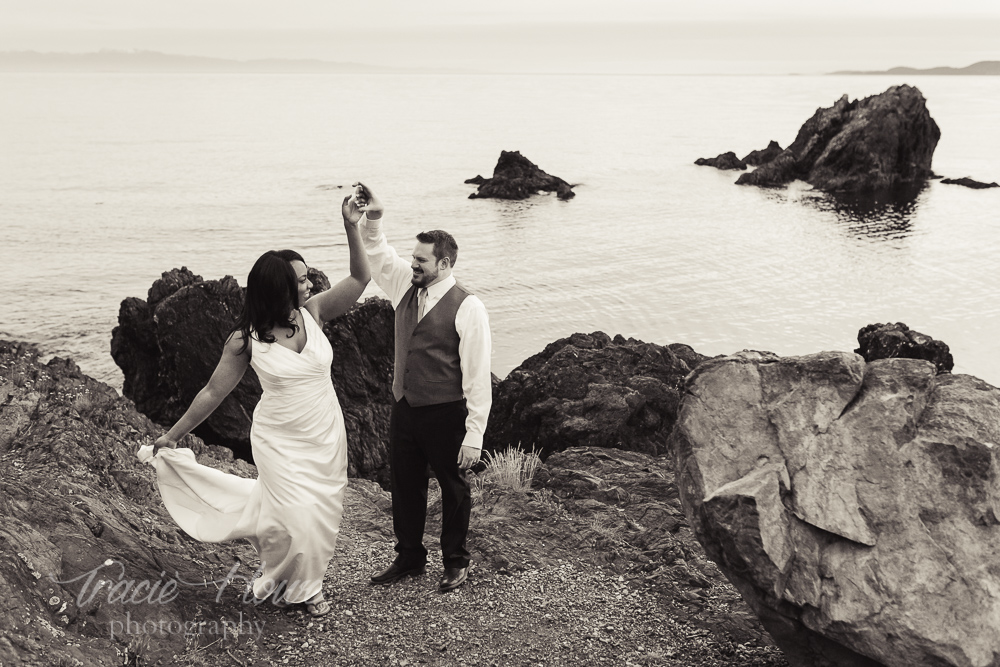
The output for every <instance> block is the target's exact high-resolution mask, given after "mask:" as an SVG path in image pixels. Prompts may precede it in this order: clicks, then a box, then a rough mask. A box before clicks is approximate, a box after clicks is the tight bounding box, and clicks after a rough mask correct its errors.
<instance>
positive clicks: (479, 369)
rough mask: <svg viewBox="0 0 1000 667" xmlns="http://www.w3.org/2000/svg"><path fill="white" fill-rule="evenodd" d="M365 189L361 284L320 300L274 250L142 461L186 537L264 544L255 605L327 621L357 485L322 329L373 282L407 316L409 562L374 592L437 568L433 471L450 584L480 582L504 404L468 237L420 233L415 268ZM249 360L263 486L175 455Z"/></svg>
mask: <svg viewBox="0 0 1000 667" xmlns="http://www.w3.org/2000/svg"><path fill="white" fill-rule="evenodd" d="M354 188H355V189H354V193H353V194H352V195H350V196H348V197H345V198H344V201H343V204H342V207H341V212H342V214H343V218H344V228H345V230H346V233H347V240H348V245H349V247H350V275H349V276H348V277H346V278H344V279H343V280H341V281H340V282H338V283H337V284H335V285H334V286H333V287H331V288H330V289H329V290H327V291H325V292H322V293H320V294H317V295H315V296H312V297H311V298H310V296H309V292H310V289H311V288H312V283H311V282H310V281H309V278H308V276H307V274H308V267H307V266H306V264H305V260H303V258H302V256H301V255H299V254H298V253H296V252H295V251H293V250H281V251H273V250H272V251H268V252H266V253H264V254H263V255H261V257H260V258H259V259H258V260H257V262H256V263H255V264H254V266H253V268H252V269H251V270H250V274H249V275H248V276H247V285H246V300H245V302H244V306H243V310H242V312H241V313H240V315H239V317H238V318H237V320H236V323H235V326H234V328H233V330H232V332H231V333H230V335H229V338H228V339H227V341H226V343H225V347H224V349H223V351H222V358H221V359H220V361H219V364H218V366H217V367H216V369H215V371H214V373H213V374H212V377H211V379H210V380H209V382H208V384H207V385H205V387H204V388H203V389H202V390H201V391H200V392H199V393H198V395H197V396H196V397H195V398H194V400H193V401H192V403H191V406H190V407H189V408H188V410H187V411H186V412H185V413H184V415H183V416H182V417H181V418H180V419H179V420H178V421H177V423H176V424H174V426H173V427H172V428H171V429H170V430H169V431H168V432H167V433H166V434H164V435H163V436H162V437H160V438H159V439H158V440H157V441H156V442H155V443H154V444H153V445H151V446H150V445H147V446H145V447H142V448H141V449H140V451H139V458H140V459H141V460H143V461H146V462H148V463H150V464H151V465H153V467H154V468H155V469H156V473H157V484H158V486H159V489H160V493H161V495H162V497H163V502H164V505H165V506H166V507H167V510H168V511H169V512H170V515H171V516H172V517H173V519H174V520H175V521H176V522H177V524H178V525H179V526H180V527H181V528H182V529H183V530H184V531H185V532H186V533H188V534H189V535H191V536H192V537H194V538H195V539H198V540H201V541H205V542H223V541H228V540H235V539H238V538H246V539H247V540H249V541H250V543H251V544H252V545H253V546H254V548H255V549H256V550H257V553H258V555H259V557H260V566H259V568H258V571H257V576H256V577H255V579H254V580H253V582H252V591H253V596H254V599H255V601H257V602H261V601H264V600H266V599H270V600H271V601H272V603H273V604H275V605H277V606H280V607H284V606H288V605H292V604H299V603H302V604H304V605H305V606H306V609H307V610H308V612H309V613H310V614H312V615H314V616H320V615H323V614H326V613H327V612H329V610H330V606H329V603H328V602H327V601H326V600H325V599H324V597H323V576H324V574H325V573H326V570H327V567H328V565H329V563H330V560H331V558H332V557H333V553H334V549H335V546H336V542H337V535H338V533H339V531H340V521H341V517H342V515H343V501H344V493H345V491H346V488H347V432H346V430H345V428H344V418H343V415H342V413H341V409H340V402H339V401H338V399H337V394H336V391H335V390H334V387H333V383H332V381H331V379H330V367H331V364H333V363H336V361H335V360H334V358H333V349H332V348H331V346H330V343H329V341H328V340H327V338H326V336H325V335H324V334H323V322H326V321H328V320H332V319H334V318H336V317H339V316H340V315H342V314H344V313H346V312H347V311H348V310H349V309H350V308H351V306H352V305H353V304H354V303H355V302H356V301H357V300H358V298H359V297H360V296H361V294H362V292H363V291H364V289H365V287H366V286H367V284H368V282H369V281H370V280H371V279H373V278H374V280H375V282H376V284H378V286H379V287H380V288H382V290H383V291H384V292H385V293H386V294H387V295H388V297H389V299H390V300H391V301H392V305H393V307H394V309H395V366H394V372H393V380H392V393H393V398H394V399H395V402H394V405H393V409H392V416H391V420H390V426H389V464H390V472H391V491H392V519H393V529H394V531H395V534H396V557H395V559H394V560H393V562H392V563H391V564H390V565H389V566H388V567H387V568H386V569H385V570H384V571H382V572H378V573H375V574H373V575H372V576H371V580H370V581H371V583H372V584H390V583H392V582H394V581H398V580H400V579H402V578H404V577H408V576H417V575H420V574H423V572H424V568H425V565H426V561H427V549H426V548H425V547H424V545H423V533H424V521H425V518H426V514H427V483H428V482H427V479H428V478H427V467H428V465H429V466H430V468H431V470H433V472H434V474H435V476H436V477H437V479H438V482H439V484H440V486H441V504H442V514H443V516H442V530H441V551H442V556H443V561H444V572H443V574H442V576H441V581H440V584H439V586H438V590H440V591H442V592H446V591H450V590H454V589H456V588H458V587H459V586H461V585H462V584H463V583H464V582H465V581H466V578H467V576H468V571H469V551H468V549H467V547H466V538H467V534H468V530H469V517H470V513H471V510H472V499H471V494H470V489H469V483H468V480H467V478H466V471H467V470H468V469H469V468H470V467H471V466H472V465H474V464H475V463H476V462H477V461H478V460H479V456H480V452H481V449H482V444H483V433H484V431H485V429H486V420H487V417H488V416H489V412H490V405H491V402H492V387H491V374H490V351H491V341H490V329H489V319H488V317H487V314H486V308H485V307H484V306H483V303H482V301H480V300H479V299H478V298H477V297H476V296H474V295H473V294H471V293H470V292H469V291H468V290H466V289H465V288H464V287H462V286H461V285H460V284H458V283H457V282H456V281H455V277H454V276H453V275H452V269H453V267H454V265H455V260H456V258H457V255H458V246H457V244H456V243H455V239H454V238H452V236H451V234H449V233H447V232H444V231H440V230H434V231H430V232H421V233H420V234H418V235H417V237H416V241H417V243H416V246H415V247H414V249H413V255H412V260H411V261H409V262H407V261H406V260H404V259H402V258H401V257H400V256H399V255H398V254H397V253H396V251H395V250H394V249H393V247H392V246H390V245H389V244H388V242H387V241H386V238H385V234H384V233H383V231H382V213H383V206H382V203H381V201H380V200H379V198H378V197H377V196H375V194H374V193H373V192H372V191H371V189H369V188H367V187H366V186H364V185H363V184H361V183H356V184H355V186H354ZM247 366H252V367H253V369H254V371H256V373H257V376H258V378H259V379H260V384H261V387H262V389H263V395H262V396H261V399H260V402H259V403H258V404H257V407H256V409H255V410H254V414H253V425H252V427H251V431H250V442H251V446H252V449H253V457H254V461H255V463H256V465H257V472H258V477H257V479H255V480H251V479H246V478H242V477H237V476H235V475H230V474H227V473H223V472H221V471H219V470H216V469H214V468H209V467H207V466H202V465H200V464H198V463H197V462H196V461H195V457H194V453H193V452H192V451H191V450H190V449H176V447H177V441H178V440H180V439H181V438H183V437H184V436H185V435H187V434H188V433H190V432H191V430H192V429H194V428H195V427H196V426H198V425H199V424H200V423H201V422H202V421H204V420H205V419H206V418H207V417H208V416H209V415H210V414H211V413H212V411H214V410H215V409H216V408H217V407H218V406H219V404H220V403H221V402H222V400H223V399H224V398H225V397H226V396H227V395H228V394H229V393H230V392H231V391H232V390H233V388H234V387H236V385H237V384H238V383H239V381H240V379H241V378H242V377H243V374H244V373H245V372H246V369H247Z"/></svg>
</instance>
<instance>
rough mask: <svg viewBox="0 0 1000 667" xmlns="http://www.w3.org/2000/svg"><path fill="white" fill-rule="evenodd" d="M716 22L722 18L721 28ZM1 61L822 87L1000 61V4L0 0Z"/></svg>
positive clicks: (779, 0) (848, 0) (776, 0)
mask: <svg viewBox="0 0 1000 667" xmlns="http://www.w3.org/2000/svg"><path fill="white" fill-rule="evenodd" d="M723 17H724V18H723ZM0 25H2V26H3V27H2V28H0V51H37V52H43V53H45V52H56V53H90V52H97V51H100V50H105V49H108V50H138V51H155V52H161V53H169V54H176V55H185V56H201V57H211V58H225V59H231V60H241V61H245V60H257V59H271V58H276V59H316V60H322V61H327V62H352V63H360V64H365V65H373V66H378V67H409V68H432V69H442V68H445V69H466V70H479V71H484V72H524V73H554V74H558V73H567V74H570V73H595V74H601V73H607V74H611V73H622V74H790V73H795V74H822V73H827V72H832V71H837V70H885V69H889V68H892V67H898V66H905V67H914V68H930V67H947V66H950V67H956V68H960V67H965V66H968V65H970V64H972V63H975V62H979V61H983V60H1000V40H998V39H997V38H996V35H998V34H1000V3H993V2H985V1H981V0H964V1H961V2H957V3H953V4H952V5H950V6H949V7H948V9H947V10H944V9H942V8H941V7H940V6H937V5H936V4H932V3H929V2H916V3H914V2H910V3H902V2H862V1H860V0H846V1H845V2H843V3H840V4H839V5H838V6H837V8H836V11H833V10H832V9H830V8H817V9H813V8H808V7H801V6H799V5H798V4H796V3H792V2H790V1H785V0H767V1H766V2H763V3H758V4H757V5H755V6H754V7H753V9H752V11H751V10H750V9H749V8H747V7H746V5H745V4H743V3H736V2H733V1H731V0H709V1H708V2H705V3H701V4H699V5H698V6H696V7H695V6H689V5H687V4H685V5H680V4H677V3H670V2H667V3H663V2H655V1H654V0H620V1H619V2H618V3H616V5H615V7H613V8H611V7H608V6H607V5H606V4H601V3H598V2H596V0H576V2H570V0H549V1H548V2H547V3H538V2H529V1H528V0H511V2H508V3H505V5H504V6H503V7H501V8H476V7H469V6H467V5H466V4H464V3H460V2H457V0H431V1H429V2H426V3H421V4H420V6H419V7H414V6H411V5H408V4H406V3H403V2H401V0H374V1H373V2H370V3H368V4H366V5H365V6H364V7H356V6H353V5H344V6H341V5H340V4H339V3H325V2H321V1H320V0H294V1H293V2H291V4H289V5H287V6H284V5H283V6H282V8H281V9H280V10H279V9H276V8H274V7H271V6H270V5H269V4H267V3H263V2H260V1H259V0H249V1H248V2H243V3H241V4H238V5H237V4H236V3H235V2H232V1H231V0H217V1H216V2H213V3H210V4H209V6H208V7H203V6H202V5H200V4H195V3H193V2H192V1H191V0H179V1H178V2H176V3H172V4H171V5H169V6H162V7H159V6H158V7H149V6H142V5H138V4H136V3H129V2H127V1H126V0H94V1H93V2H89V3H87V5H86V6H85V7H84V6H81V5H78V4H77V3H72V2H69V1H68V0H36V1H35V2H33V3H31V4H30V5H28V4H27V3H22V2H9V1H4V0H0Z"/></svg>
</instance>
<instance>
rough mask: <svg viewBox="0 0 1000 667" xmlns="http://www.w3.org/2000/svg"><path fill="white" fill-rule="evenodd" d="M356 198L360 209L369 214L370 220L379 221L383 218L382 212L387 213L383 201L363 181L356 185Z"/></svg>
mask: <svg viewBox="0 0 1000 667" xmlns="http://www.w3.org/2000/svg"><path fill="white" fill-rule="evenodd" d="M354 198H355V199H357V201H358V208H359V209H361V211H363V212H364V213H366V214H368V219H369V220H378V219H379V218H381V217H382V212H383V211H385V208H384V207H383V206H382V200H381V199H379V198H378V196H377V195H376V194H375V193H374V192H372V190H371V188H369V187H368V186H367V185H365V184H364V183H362V182H361V181H358V182H357V183H355V184H354Z"/></svg>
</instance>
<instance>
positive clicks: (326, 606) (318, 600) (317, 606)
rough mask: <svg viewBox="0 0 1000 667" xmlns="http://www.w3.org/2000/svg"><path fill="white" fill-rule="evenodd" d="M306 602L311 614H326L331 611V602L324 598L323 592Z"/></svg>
mask: <svg viewBox="0 0 1000 667" xmlns="http://www.w3.org/2000/svg"><path fill="white" fill-rule="evenodd" d="M304 604H305V605H306V611H308V612H309V615H310V616H313V617H315V616H325V615H326V614H329V613H330V603H329V602H327V601H326V600H325V599H324V598H323V593H317V594H316V595H314V596H313V597H312V598H310V599H308V600H306V601H305V603H304Z"/></svg>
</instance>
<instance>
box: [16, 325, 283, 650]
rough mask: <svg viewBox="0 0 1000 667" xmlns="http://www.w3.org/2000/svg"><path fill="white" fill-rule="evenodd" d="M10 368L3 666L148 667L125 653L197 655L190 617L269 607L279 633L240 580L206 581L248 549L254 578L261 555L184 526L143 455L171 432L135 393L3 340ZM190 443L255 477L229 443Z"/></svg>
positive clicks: (231, 617)
mask: <svg viewBox="0 0 1000 667" xmlns="http://www.w3.org/2000/svg"><path fill="white" fill-rule="evenodd" d="M0 369H2V372H0V479H2V480H3V483H2V484H0V512H2V514H3V517H4V520H3V522H2V525H0V556H2V557H0V594H2V596H3V599H4V604H2V605H0V627H2V628H3V637H2V638H0V663H2V664H4V665H57V664H58V665H84V666H87V667H90V666H94V667H96V666H98V665H109V664H112V662H111V661H114V663H113V664H139V663H137V662H127V661H126V660H124V659H123V658H122V657H121V656H122V651H123V649H124V648H125V647H129V648H130V649H133V660H134V659H135V655H134V652H135V651H134V649H135V647H136V646H143V645H144V644H145V649H144V650H143V651H142V652H143V653H144V655H143V656H142V660H143V662H142V664H153V663H154V662H155V661H156V660H159V659H162V660H164V661H166V662H170V661H171V656H172V655H174V654H178V653H183V652H184V649H185V647H186V638H185V633H184V632H183V631H180V630H178V628H183V627H190V626H187V625H185V624H187V623H197V622H199V621H206V622H215V623H216V624H218V622H219V620H220V618H225V619H227V622H230V623H234V622H237V619H240V618H242V619H243V620H245V621H247V622H250V621H261V620H263V618H262V614H267V618H266V621H265V622H266V623H267V627H268V629H269V630H274V629H275V627H278V628H280V627H282V626H283V625H284V624H285V622H284V621H282V620H281V619H280V618H278V619H275V618H274V612H273V611H268V610H264V609H258V608H257V607H255V605H253V604H252V603H251V604H245V603H244V602H243V600H242V595H243V585H242V584H241V583H240V579H236V580H234V581H233V582H232V583H231V584H230V585H229V586H223V587H222V588H223V590H222V591H221V592H220V591H219V590H218V589H217V588H216V587H215V586H214V585H212V584H211V583H209V584H208V588H207V589H206V588H205V583H204V582H205V581H206V580H207V581H212V580H215V581H219V582H222V581H224V579H225V577H226V574H227V573H228V572H229V571H230V568H231V567H232V566H233V565H234V564H235V563H237V559H242V560H243V561H245V562H247V563H248V566H246V567H242V566H241V567H240V568H238V574H237V576H239V577H241V578H243V577H250V576H251V575H252V574H253V570H252V569H250V567H254V566H255V565H256V556H255V555H254V552H253V549H252V548H251V547H250V546H249V545H248V544H246V543H243V542H240V543H231V544H203V543H199V542H196V541H194V540H191V539H190V538H188V537H187V536H186V535H185V534H184V533H183V532H181V531H179V530H178V529H176V527H175V524H174V523H173V521H172V520H171V519H170V517H169V515H167V513H166V510H165V509H163V507H162V505H161V503H160V499H159V493H158V491H157V490H156V486H155V480H154V473H153V470H152V468H150V467H147V466H141V465H139V464H138V462H137V460H136V458H135V452H136V450H137V449H138V448H139V446H140V445H143V444H149V443H151V442H152V441H153V439H154V438H156V437H157V436H158V435H159V434H160V433H162V430H161V429H160V428H159V427H157V426H155V425H154V424H153V423H152V422H150V420H149V419H147V418H146V417H144V416H143V415H141V414H139V413H137V412H136V411H135V408H134V406H133V404H132V402H131V401H129V400H127V399H124V398H121V397H119V396H118V393H117V392H116V391H115V390H114V389H112V388H111V387H109V386H107V385H105V384H103V383H101V382H98V381H96V380H94V379H92V378H89V377H87V376H85V375H83V374H82V373H80V369H79V368H78V367H77V366H76V364H74V363H73V362H72V361H67V360H64V359H59V358H55V359H53V360H51V361H50V362H48V364H42V363H41V362H39V360H38V350H37V349H36V348H35V347H33V346H31V345H27V344H23V343H13V342H9V341H0ZM182 446H187V447H191V448H192V449H193V450H194V451H195V452H196V454H197V455H198V458H199V461H201V462H202V463H205V464H206V465H211V466H213V467H216V468H219V469H221V470H224V471H226V472H230V473H233V474H237V475H240V476H244V477H252V476H254V475H255V471H254V469H253V468H252V466H249V465H248V464H246V463H245V462H243V461H238V460H233V456H232V452H231V451H229V450H228V449H225V448H222V447H208V446H206V445H204V444H203V443H202V442H201V441H200V440H198V439H197V438H194V437H191V436H189V437H188V438H186V439H185V440H184V441H183V442H182ZM251 564H253V565H251ZM91 573H93V575H94V576H93V578H92V580H91ZM130 581H131V582H132V583H131V584H130V583H129V582H130ZM170 581H173V582H174V584H173V586H174V590H173V591H172V592H171V591H168V589H167V582H170ZM141 582H146V584H145V586H144V587H143V586H142V585H140V583H141ZM184 582H192V583H184ZM194 582H196V583H197V585H193V583H194ZM102 583H103V584H106V586H104V587H103V588H102V587H101V584H102ZM152 586H156V588H155V589H153V590H152V593H150V588H151V587H152ZM165 591H166V594H163V593H164V592H165ZM161 594H162V595H161ZM217 594H218V595H219V599H218V600H217V599H216V595H217ZM123 598H124V599H123ZM241 613H242V615H243V616H242V617H241V616H240V614H241ZM129 623H131V625H129ZM147 623H151V624H153V625H156V626H157V628H158V629H157V630H156V631H152V630H151V628H152V627H153V625H147ZM171 624H173V626H171ZM170 627H173V628H174V629H173V631H172V632H171V631H168V628H170ZM217 627H218V626H217ZM160 630H163V631H162V632H161V631H160ZM220 633H221V630H220ZM220 636H221V635H220ZM218 638H219V636H216V637H209V636H208V635H207V634H203V635H202V636H201V639H204V640H207V641H206V642H205V643H208V641H212V640H214V639H218ZM116 651H117V656H118V658H117V660H115V656H116Z"/></svg>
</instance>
